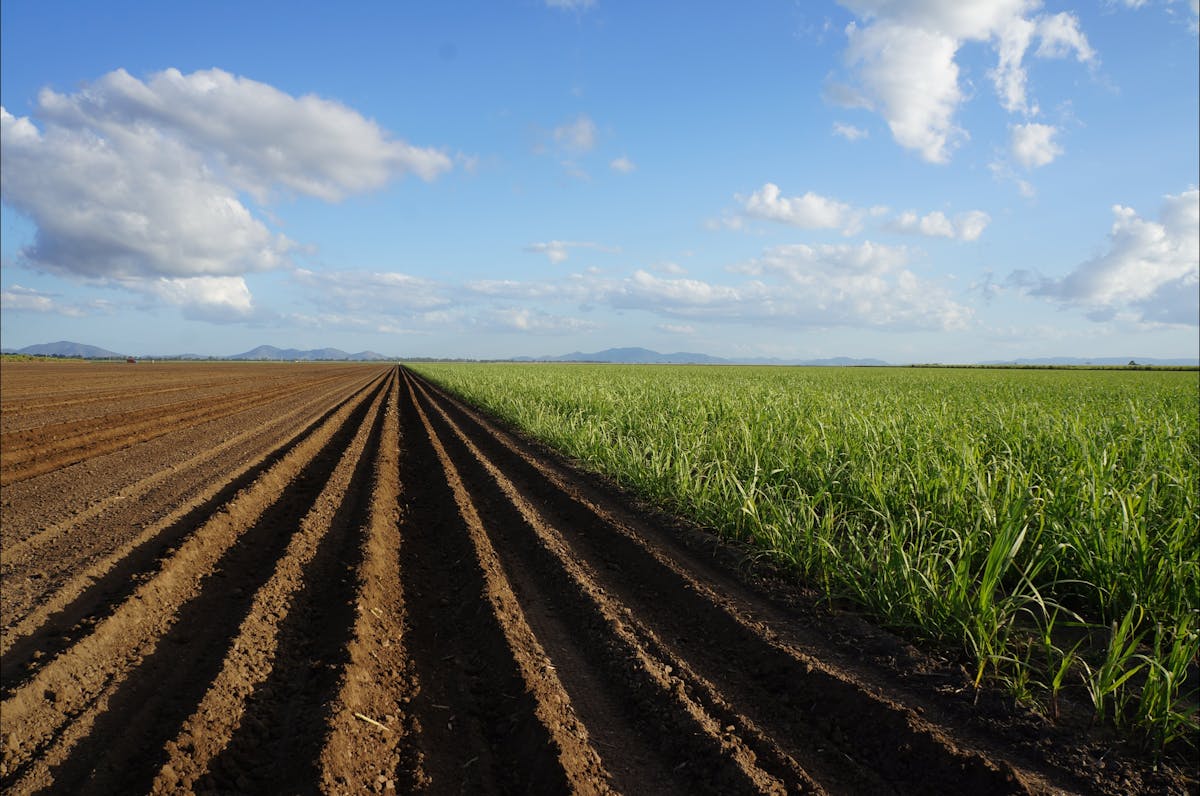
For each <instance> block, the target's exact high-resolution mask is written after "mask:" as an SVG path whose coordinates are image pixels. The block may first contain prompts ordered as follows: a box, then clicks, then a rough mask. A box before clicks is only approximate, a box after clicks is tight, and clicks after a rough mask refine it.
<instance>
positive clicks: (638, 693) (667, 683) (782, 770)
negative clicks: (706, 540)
mask: <svg viewBox="0 0 1200 796" xmlns="http://www.w3.org/2000/svg"><path fill="white" fill-rule="evenodd" d="M431 409H432V411H433V412H434V413H437V414H439V415H440V421H441V422H440V423H438V424H437V425H440V426H441V427H443V428H445V429H446V430H447V432H448V433H446V434H445V437H446V438H447V439H448V441H447V444H446V447H447V449H448V451H449V453H450V456H451V458H452V460H453V461H454V463H455V466H456V468H457V470H458V472H459V473H461V474H462V475H463V477H464V479H465V480H466V482H467V484H468V485H469V487H470V491H471V493H472V495H473V496H474V499H475V500H476V501H477V502H478V503H479V504H480V505H481V507H483V508H484V509H485V514H486V517H487V521H486V527H487V529H488V531H489V533H490V534H492V535H493V536H494V537H495V547H496V549H498V550H500V551H502V559H503V564H504V567H505V569H506V571H507V572H508V574H509V577H510V578H511V579H512V581H513V583H514V587H515V588H516V589H517V591H518V593H519V594H520V597H521V601H522V603H523V604H524V605H527V606H530V609H531V610H530V614H531V621H534V620H536V624H535V629H537V630H539V631H540V632H539V633H538V638H539V640H540V641H541V642H542V643H543V644H544V645H545V646H546V648H547V650H548V652H549V653H550V657H551V660H552V661H554V662H555V664H556V667H557V668H558V670H559V671H560V676H561V677H562V678H563V679H564V682H565V683H566V685H567V688H568V690H569V691H571V693H572V698H573V700H574V701H575V703H576V704H577V705H579V706H580V708H579V710H580V714H581V718H582V719H583V721H584V722H585V723H587V725H588V726H589V728H590V729H592V731H593V733H594V734H595V737H596V739H597V741H598V743H599V744H600V748H601V751H602V756H603V757H611V758H614V759H613V762H612V763H610V764H609V768H610V769H618V767H619V768H620V769H623V770H622V771H621V776H620V779H619V780H618V785H619V786H621V787H625V788H628V787H636V786H638V785H641V786H642V787H644V786H645V785H646V784H647V782H648V781H650V778H654V779H655V780H657V781H656V782H655V785H656V787H655V790H656V791H658V792H678V793H696V792H709V793H764V792H767V793H770V792H785V791H788V792H813V791H816V790H818V788H817V786H816V785H815V783H814V782H812V780H811V779H810V778H808V777H807V775H805V774H804V772H803V771H801V770H799V768H798V767H797V766H796V765H795V763H794V761H787V762H785V761H784V759H783V758H782V756H780V755H778V754H775V755H774V757H775V758H776V759H775V760H772V761H771V763H770V764H769V765H770V767H771V768H773V769H775V770H774V771H767V770H764V769H763V767H762V766H761V765H760V761H759V760H758V759H757V758H758V755H757V754H756V753H755V751H753V750H752V749H751V748H750V747H749V745H748V744H747V743H746V742H745V739H744V738H743V737H742V736H743V734H746V733H745V732H744V730H745V722H743V721H740V720H737V719H736V718H735V716H734V713H733V712H732V711H730V710H729V709H728V708H727V707H726V706H723V705H720V704H719V699H718V700H713V699H705V697H706V696H707V695H706V694H704V693H703V690H704V689H701V688H699V687H698V685H699V684H698V683H697V682H696V680H695V678H694V677H689V676H688V673H687V672H686V664H685V663H683V662H682V661H680V660H679V659H678V658H677V657H675V656H673V655H670V654H666V655H664V654H662V651H663V648H662V645H661V644H660V643H658V641H657V639H655V638H654V636H653V634H652V633H650V632H649V631H647V630H646V629H645V628H644V627H641V626H640V623H639V622H638V620H637V617H636V616H635V615H634V614H633V613H631V612H630V611H629V610H628V608H627V607H625V606H623V605H621V604H620V603H618V602H617V601H615V600H613V599H611V598H610V597H609V596H608V595H607V594H605V593H604V591H603V590H602V589H600V588H598V587H597V586H596V585H595V582H594V578H593V577H591V575H590V574H589V573H588V572H587V571H586V570H585V568H584V567H583V566H581V565H580V564H579V562H577V561H574V560H572V559H571V558H570V557H569V556H568V554H567V553H566V550H565V546H564V544H563V542H562V539H561V536H560V535H559V534H558V533H557V531H555V530H554V529H552V528H549V527H547V526H546V525H545V524H544V523H543V522H542V521H541V520H540V518H539V517H538V516H537V512H536V509H534V508H533V507H532V506H529V505H528V504H527V503H525V502H524V501H523V500H522V499H521V498H520V496H519V495H517V494H516V492H515V489H514V488H513V487H512V484H511V482H508V481H507V479H505V478H504V476H503V474H502V473H500V472H499V471H498V470H497V469H496V468H495V466H494V465H493V464H492V463H491V462H489V461H488V460H487V459H486V458H485V457H483V456H482V455H481V454H480V452H479V449H478V448H476V447H475V446H474V445H473V444H472V443H471V441H470V440H469V439H467V438H466V437H465V435H463V434H462V431H461V429H459V428H458V427H457V426H456V425H455V424H454V423H453V422H452V421H450V420H449V418H447V417H446V416H445V414H444V413H442V412H441V408H440V407H437V406H432V407H431ZM544 605H553V606H554V609H555V610H554V611H553V612H552V613H551V612H544V611H537V610H536V608H537V607H540V606H544ZM581 627H583V628H586V629H587V632H585V633H579V632H578V629H579V628H581ZM564 659H565V661H566V662H567V663H569V665H567V666H563V665H561V664H562V662H563V660H564ZM588 675H590V676H588ZM707 690H708V691H709V692H711V691H712V689H711V687H710V688H708V689H707ZM705 702H707V704H704V703H705ZM605 703H607V704H605ZM585 705H586V706H588V707H589V708H591V709H594V710H595V711H596V713H595V714H593V713H591V711H589V710H584V708H583V707H582V706H585ZM714 707H717V708H718V710H716V711H714V710H713V708H714ZM730 722H735V723H736V724H738V725H743V726H742V729H743V733H738V732H736V730H737V729H739V728H738V727H736V726H732V725H731V724H730ZM760 740H761V739H757V738H752V739H751V741H752V742H754V743H755V744H756V745H759V746H762V744H761V742H760ZM609 749H612V750H613V752H611V753H607V754H606V752H607V750H609ZM639 756H640V757H641V758H643V759H642V760H638V757H639ZM637 763H641V764H642V765H641V766H638V765H637Z"/></svg>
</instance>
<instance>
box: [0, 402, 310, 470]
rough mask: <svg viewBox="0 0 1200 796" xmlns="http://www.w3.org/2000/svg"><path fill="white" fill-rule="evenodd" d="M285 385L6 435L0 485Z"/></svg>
mask: <svg viewBox="0 0 1200 796" xmlns="http://www.w3.org/2000/svg"><path fill="white" fill-rule="evenodd" d="M291 390H292V387H291V386H290V385H284V386H282V387H276V388H272V389H268V390H259V391H254V392H251V393H249V394H238V395H236V396H233V397H231V398H228V399H223V400H221V401H218V402H213V401H209V400H207V399H201V400H191V401H183V402H179V403H176V404H169V405H167V406H165V407H153V408H151V409H145V410H139V411H136V412H129V413H123V414H119V415H107V416H105V417H101V418H94V419H92V420H89V421H84V422H81V423H68V424H62V425H59V426H55V427H49V428H39V429H33V430H29V431H18V432H13V433H11V434H6V435H5V439H4V440H3V445H4V460H5V461H4V469H3V472H2V473H0V486H7V485H9V484H13V483H16V482H19V481H24V480H26V479H28V478H33V477H35V476H38V475H42V474H43V473H49V472H52V471H54V470H57V469H60V468H62V467H65V466H67V465H69V464H73V463H75V462H79V461H83V460H84V459H88V458H93V457H95V456H100V455H103V454H105V453H110V452H112V451H115V450H120V449H122V448H128V447H130V446H132V445H136V444H137V443H139V442H145V441H147V440H150V439H154V438H155V437H158V436H162V435H163V434H167V433H169V432H171V431H173V430H175V429H177V428H179V427H180V426H185V425H197V424H199V423H203V422H208V421H210V420H217V419H220V418H224V417H228V416H229V415H233V414H236V413H238V412H242V411H245V410H246V409H248V408H251V407H254V406H261V405H262V404H265V403H270V402H271V401H273V400H275V399H276V398H278V397H279V396H282V395H287V394H288V393H289V392H291Z"/></svg>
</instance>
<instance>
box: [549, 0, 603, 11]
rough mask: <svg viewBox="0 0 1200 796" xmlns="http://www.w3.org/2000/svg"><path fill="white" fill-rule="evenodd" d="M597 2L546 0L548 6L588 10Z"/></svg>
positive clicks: (591, 0) (570, 9)
mask: <svg viewBox="0 0 1200 796" xmlns="http://www.w3.org/2000/svg"><path fill="white" fill-rule="evenodd" d="M595 4H596V0H546V6H547V7H549V8H561V9H563V10H565V11H586V10H588V9H589V8H591V7H592V6H594V5H595Z"/></svg>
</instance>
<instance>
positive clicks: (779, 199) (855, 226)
mask: <svg viewBox="0 0 1200 796" xmlns="http://www.w3.org/2000/svg"><path fill="white" fill-rule="evenodd" d="M736 198H737V199H738V200H739V201H741V203H742V208H743V212H744V213H745V215H747V216H750V217H752V218H762V219H766V220H768V221H779V222H781V223H784V224H791V225H792V226H795V227H800V228H801V229H840V230H842V231H843V232H844V233H846V234H853V233H854V232H857V231H858V230H859V229H860V228H861V227H862V213H861V212H859V211H856V210H855V209H854V208H852V207H850V205H848V204H844V203H842V202H838V201H836V200H834V199H829V198H827V197H824V196H820V195H818V194H815V193H813V192H811V191H809V192H808V193H805V194H804V195H803V196H793V197H791V198H788V197H785V196H782V195H781V191H780V190H779V186H778V185H775V184H774V183H770V182H768V183H766V184H765V185H763V187H761V188H759V189H758V190H757V191H755V192H754V193H752V194H750V196H748V197H745V198H742V197H736Z"/></svg>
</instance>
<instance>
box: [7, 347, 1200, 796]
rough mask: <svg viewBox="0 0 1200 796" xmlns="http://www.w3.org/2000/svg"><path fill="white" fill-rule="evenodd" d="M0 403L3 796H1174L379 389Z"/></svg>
mask: <svg viewBox="0 0 1200 796" xmlns="http://www.w3.org/2000/svg"><path fill="white" fill-rule="evenodd" d="M0 378H2V385H0V386H2V402H0V409H2V411H0V432H2V439H0V454H2V464H3V466H2V468H0V486H2V488H3V491H2V493H0V577H2V581H0V586H2V595H3V600H2V601H0V625H2V631H3V635H2V648H0V649H2V653H3V654H2V656H0V700H2V701H0V744H2V762H0V789H2V790H3V791H4V792H5V793H14V794H15V793H34V792H52V793H70V794H76V793H119V794H137V793H146V792H154V793H313V792H323V793H364V792H389V791H393V790H394V791H400V792H411V791H428V792H432V793H471V794H475V793H512V792H519V793H559V792H582V793H608V792H623V793H653V794H659V793H687V794H691V793H785V792H787V793H791V792H829V793H887V792H905V793H971V794H978V795H980V796H982V794H990V793H1025V792H1035V793H1049V792H1097V793H1129V792H1181V793H1182V792H1188V791H1189V790H1191V789H1194V788H1195V787H1196V782H1195V780H1194V779H1191V778H1190V777H1189V775H1188V774H1187V773H1186V772H1180V771H1179V770H1176V769H1172V768H1170V767H1163V766H1160V767H1158V768H1157V769H1156V768H1155V767H1154V766H1152V765H1151V763H1150V762H1148V761H1143V760H1140V759H1139V758H1137V757H1133V756H1129V755H1127V754H1125V753H1124V751H1123V748H1122V747H1120V746H1118V745H1116V744H1115V742H1112V743H1107V744H1106V743H1105V742H1104V741H1103V739H1100V738H1098V737H1097V735H1096V733H1094V732H1093V733H1091V734H1085V733H1082V732H1081V731H1079V730H1078V729H1076V730H1069V729H1067V728H1065V727H1054V726H1051V725H1049V724H1047V723H1045V722H1043V721H1041V720H1039V719H1037V718H1036V717H1034V716H1032V715H1029V714H1025V713H1021V712H1019V711H1017V710H1015V709H1013V708H1012V707H1011V706H1007V705H1005V704H1003V702H1004V701H1003V700H1002V699H1001V698H999V697H996V696H995V695H989V694H983V698H982V699H981V695H980V693H979V692H976V691H975V690H974V689H973V688H972V687H971V686H970V684H969V682H968V680H967V678H966V677H965V676H964V675H963V673H962V671H961V669H959V668H958V667H956V666H954V665H952V664H951V663H949V662H946V661H941V660H938V659H935V658H932V657H929V656H926V655H924V654H922V653H921V652H919V651H918V650H916V649H914V648H913V647H911V646H909V645H906V644H904V643H902V642H900V641H898V640H897V639H895V638H894V637H892V636H891V635H889V634H888V633H886V632H884V631H882V630H880V629H878V628H875V627H873V626H871V625H870V624H869V623H867V622H865V621H863V620H861V619H859V618H857V617H854V616H853V615H851V614H849V613H847V612H835V611H832V610H831V609H829V608H828V607H827V606H825V605H824V603H822V602H820V601H819V600H817V599H815V597H814V596H813V595H811V594H807V593H805V592H804V591H803V590H802V589H800V588H798V587H795V586H791V585H788V584H787V581H786V579H784V578H781V577H778V576H772V575H771V573H770V572H769V571H767V570H766V569H765V568H764V567H762V566H754V565H751V564H749V563H747V562H748V561H749V558H748V556H747V554H746V552H745V551H741V550H739V549H737V548H734V547H731V546H729V545H724V544H721V543H718V542H716V541H715V540H714V539H713V537H711V536H710V535H708V534H705V533H703V532H701V531H699V530H697V529H692V528H689V527H687V526H685V525H684V524H682V523H679V522H676V521H674V520H671V519H670V518H668V517H665V516H663V515H661V514H658V513H657V512H655V511H653V510H652V509H651V508H649V507H643V506H639V505H637V504H636V503H635V502H634V501H632V500H630V499H628V498H626V497H625V496H623V495H622V494H621V493H620V492H619V491H618V490H617V489H615V488H614V487H612V486H611V485H608V484H606V483H604V482H603V481H601V480H600V479H598V478H594V477H590V476H587V475H585V474H583V473H581V472H580V471H578V470H577V469H576V468H575V467H574V466H573V465H571V464H570V463H569V462H565V461H563V460H562V459H560V458H558V457H556V456H554V455H553V454H551V453H549V452H547V451H545V450H544V449H542V448H541V447H540V446H537V445H535V444H533V443H531V442H529V441H527V440H524V439H523V438H521V437H520V436H519V435H516V434H514V433H513V432H511V431H509V430H506V429H504V428H502V427H500V426H498V425H497V424H496V423H494V422H493V421H491V420H489V419H487V418H486V417H484V416H483V415H481V414H480V413H478V412H476V411H475V410H473V409H472V408H470V407H468V406H464V405H462V404H460V403H459V402H457V401H456V400H454V399H452V398H451V397H449V396H447V395H445V394H443V393H442V392H440V391H439V390H437V389H436V388H434V387H433V386H431V385H430V384H428V383H426V382H424V381H422V380H421V379H419V378H418V377H416V376H415V375H413V374H412V373H410V372H408V371H406V370H403V369H401V368H397V367H395V366H391V365H388V366H383V365H296V364H279V365H232V364H220V365H162V364H160V365H153V364H139V365H137V366H130V365H79V364H62V365H58V364H44V363H30V364H24V363H5V365H4V367H3V370H2V371H0Z"/></svg>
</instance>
